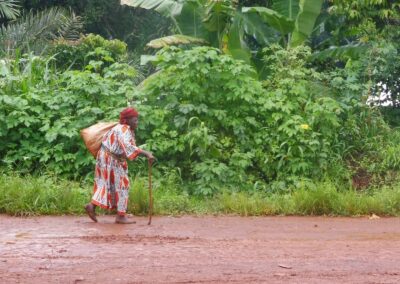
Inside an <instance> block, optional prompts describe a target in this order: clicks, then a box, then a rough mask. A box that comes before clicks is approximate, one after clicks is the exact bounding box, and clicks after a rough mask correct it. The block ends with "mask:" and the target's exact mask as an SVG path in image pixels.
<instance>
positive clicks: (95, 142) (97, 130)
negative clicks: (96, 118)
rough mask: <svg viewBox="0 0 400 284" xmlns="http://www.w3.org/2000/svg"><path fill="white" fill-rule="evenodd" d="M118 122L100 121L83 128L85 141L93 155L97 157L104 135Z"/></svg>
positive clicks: (82, 133) (82, 132)
mask: <svg viewBox="0 0 400 284" xmlns="http://www.w3.org/2000/svg"><path fill="white" fill-rule="evenodd" d="M117 124H118V122H99V123H96V124H93V125H92V126H90V127H88V128H85V129H82V130H81V136H82V139H83V142H85V145H86V148H88V150H89V152H90V153H92V155H93V157H95V158H96V157H97V152H98V151H99V150H100V146H101V141H102V140H103V137H104V135H105V134H106V133H107V132H108V130H110V129H111V128H113V127H114V126H115V125H117Z"/></svg>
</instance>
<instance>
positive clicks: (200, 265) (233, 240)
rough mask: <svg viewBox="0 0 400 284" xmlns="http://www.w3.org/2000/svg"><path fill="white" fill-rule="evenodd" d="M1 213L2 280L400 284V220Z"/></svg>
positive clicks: (16, 281) (45, 281)
mask: <svg viewBox="0 0 400 284" xmlns="http://www.w3.org/2000/svg"><path fill="white" fill-rule="evenodd" d="M99 219H100V222H99V223H93V222H92V221H90V220H89V218H87V217H35V218H16V217H9V216H5V215H0V232H1V233H0V283H224V282H228V283H400V219H399V218H381V219H373V220H371V219H368V218H366V217H365V218H326V217H252V218H242V217H181V218H173V217H155V218H153V223H152V225H151V226H147V219H146V218H142V217H135V218H134V219H135V220H136V221H137V224H133V225H117V224H114V223H113V217H111V216H100V217H99Z"/></svg>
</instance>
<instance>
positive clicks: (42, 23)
mask: <svg viewBox="0 0 400 284" xmlns="http://www.w3.org/2000/svg"><path fill="white" fill-rule="evenodd" d="M74 17H75V18H72V16H71V14H70V12H69V11H68V10H66V9H64V8H58V7H53V8H49V9H46V10H43V11H41V12H38V13H33V12H32V11H30V12H29V13H27V14H26V15H25V16H24V17H22V18H20V19H18V20H17V21H15V22H12V23H10V24H8V25H7V26H4V25H3V26H2V27H1V28H0V51H2V52H3V53H13V52H14V51H15V50H16V49H19V50H21V51H22V52H24V51H27V50H33V51H35V50H42V49H43V47H44V46H46V45H47V44H48V43H49V42H50V41H51V40H53V39H55V38H59V37H63V36H71V35H72V34H73V33H75V32H73V31H75V30H77V29H76V28H77V25H78V22H79V18H77V17H76V16H74ZM36 47H37V48H36Z"/></svg>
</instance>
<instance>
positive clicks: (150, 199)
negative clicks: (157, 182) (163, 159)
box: [147, 159, 153, 225]
mask: <svg viewBox="0 0 400 284" xmlns="http://www.w3.org/2000/svg"><path fill="white" fill-rule="evenodd" d="M148 162H149V222H148V223H147V225H150V224H151V215H152V214H153V196H152V189H151V165H152V161H150V159H149V160H148Z"/></svg>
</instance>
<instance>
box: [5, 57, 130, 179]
mask: <svg viewBox="0 0 400 284" xmlns="http://www.w3.org/2000/svg"><path fill="white" fill-rule="evenodd" d="M53 60H54V59H53V57H50V58H49V59H45V58H41V57H37V56H34V55H25V56H22V57H17V58H14V59H3V60H1V61H0V70H1V72H0V85H1V88H0V89H1V91H0V101H1V104H0V117H1V121H2V122H3V123H2V124H1V126H0V137H1V140H2V143H1V145H0V155H1V157H2V162H3V163H6V164H8V165H11V166H13V167H18V168H19V169H27V170H33V169H36V170H37V169H39V170H43V169H44V167H46V169H47V170H48V171H51V172H55V173H64V174H69V175H73V176H81V175H82V174H84V173H85V172H86V173H87V172H88V171H89V170H90V171H91V170H92V165H93V158H91V157H90V156H89V155H87V151H86V149H85V147H84V145H83V144H82V141H81V138H80V136H79V130H80V129H82V128H84V127H87V126H89V125H91V124H93V123H95V122H96V121H98V120H102V119H112V120H115V119H116V117H117V115H118V111H119V109H120V108H121V107H123V106H126V103H127V99H128V98H129V97H130V96H132V95H133V93H134V81H133V79H134V78H135V77H136V76H137V74H138V73H137V72H136V70H135V69H133V67H131V66H129V65H127V64H124V63H118V62H116V63H114V64H111V65H109V66H108V67H106V68H104V69H103V71H102V72H101V73H96V72H94V71H95V70H97V66H98V65H102V64H100V63H99V62H101V63H104V64H106V63H109V62H107V61H105V62H104V61H99V59H97V60H96V61H89V62H88V65H86V66H85V68H84V70H69V71H65V72H57V71H56V70H54V69H53V68H52V67H51V66H52V61H53ZM88 166H89V167H88Z"/></svg>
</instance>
